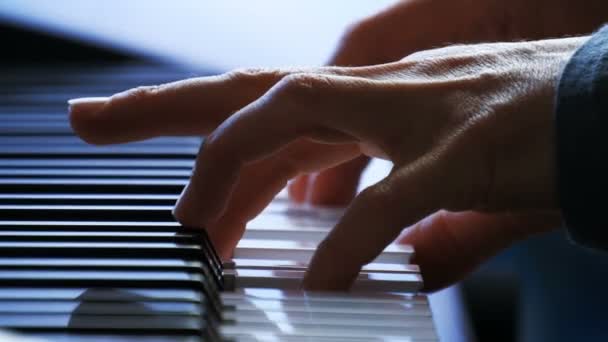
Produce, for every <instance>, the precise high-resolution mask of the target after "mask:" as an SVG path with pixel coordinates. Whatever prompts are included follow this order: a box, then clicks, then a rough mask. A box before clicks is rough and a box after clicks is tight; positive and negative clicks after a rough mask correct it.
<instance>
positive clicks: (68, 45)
mask: <svg viewBox="0 0 608 342" xmlns="http://www.w3.org/2000/svg"><path fill="white" fill-rule="evenodd" d="M453 1H456V0H453ZM393 2H395V1H394V0H382V1H379V0H377V1H363V0H361V1H346V0H344V1H322V0H308V1H299V2H291V1H270V0H258V1H203V0H198V1H195V0H173V1H152V0H129V1H122V0H104V1H94V0H81V1H77V0H53V1H42V0H1V1H0V43H1V46H2V47H3V48H2V50H1V51H2V52H0V62H1V63H2V69H4V70H7V69H10V68H11V67H12V66H20V67H23V66H24V65H25V66H28V65H31V66H32V67H39V66H41V65H42V66H45V65H65V64H71V65H79V64H91V63H93V64H99V65H106V64H111V63H115V64H127V65H128V64H130V63H146V64H158V65H163V66H174V67H176V68H180V69H183V70H188V71H189V72H190V74H191V75H197V74H214V73H220V72H224V71H226V70H229V69H232V68H236V67H247V66H290V65H321V64H323V63H324V62H325V61H326V60H327V59H328V58H329V56H330V55H331V53H332V51H333V50H334V48H335V47H336V44H337V42H338V40H339V39H340V36H341V34H342V33H343V32H344V30H345V29H346V27H347V26H348V24H349V23H352V22H354V21H356V20H357V19H360V18H362V17H365V16H366V15H369V14H372V13H374V12H376V11H378V10H379V9H381V8H383V7H385V6H387V5H389V4H391V3H393ZM395 34H398V33H395ZM0 77H2V75H0ZM389 168H390V165H388V164H387V163H383V162H380V161H375V162H374V163H373V164H372V166H371V167H370V168H369V169H368V170H367V171H366V176H365V181H364V182H363V185H362V186H365V185H366V184H370V183H371V182H373V181H375V180H377V179H379V178H380V177H382V176H383V175H384V174H386V172H387V171H388V169H389ZM604 259H605V258H598V257H597V256H596V255H593V254H592V253H590V252H588V251H586V250H583V249H581V248H578V247H575V246H572V245H571V244H570V243H569V242H568V241H567V239H566V237H565V235H564V234H563V233H561V232H557V233H553V234H548V235H545V236H539V237H537V238H535V239H532V240H529V241H526V242H523V243H520V244H518V245H516V246H514V247H513V248H511V249H510V250H508V251H505V252H504V253H503V254H501V255H499V256H497V257H496V258H495V259H493V260H492V261H490V262H489V263H487V264H486V265H484V266H483V267H482V268H481V269H480V270H479V271H478V272H476V273H475V274H474V275H473V276H471V277H470V278H469V279H467V281H465V282H464V283H463V284H459V285H458V286H454V287H452V288H450V289H447V290H444V291H441V292H439V293H437V294H434V295H432V296H431V302H432V306H433V310H434V315H435V319H436V322H437V327H438V329H439V332H440V335H441V336H442V340H444V341H473V340H479V341H573V340H598V341H599V340H608V333H607V331H606V329H605V328H604V326H603V314H602V312H603V311H604V309H605V308H606V305H607V304H608V296H607V295H606V294H605V290H604V289H605V288H607V287H608V277H607V272H606V270H608V268H606V266H608V265H607V264H606V263H607V262H606V261H605V260H604Z"/></svg>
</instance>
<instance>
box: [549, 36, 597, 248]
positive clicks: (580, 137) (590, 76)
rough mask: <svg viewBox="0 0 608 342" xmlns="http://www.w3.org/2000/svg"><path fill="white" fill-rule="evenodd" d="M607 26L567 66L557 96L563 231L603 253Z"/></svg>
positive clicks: (558, 174) (559, 188)
mask: <svg viewBox="0 0 608 342" xmlns="http://www.w3.org/2000/svg"><path fill="white" fill-rule="evenodd" d="M607 97H608V25H607V26H604V27H603V28H602V29H600V30H599V31H598V32H597V33H596V34H594V35H593V36H592V37H591V38H590V39H589V40H588V41H587V42H586V43H585V44H584V45H583V46H582V47H580V48H579V49H578V51H577V52H576V53H575V54H574V55H573V57H572V58H571V59H570V61H569V62H568V63H567V65H566V67H565V68H564V71H563V73H562V75H561V78H560V81H559V85H558V89H557V97H556V116H555V123H556V148H557V158H556V159H557V188H558V189H557V190H558V194H559V203H560V206H561V210H562V214H563V218H564V221H565V225H566V229H567V230H568V233H569V235H570V237H571V239H572V240H574V241H575V242H577V243H580V244H582V245H584V246H587V247H591V248H596V249H605V250H608V98H607Z"/></svg>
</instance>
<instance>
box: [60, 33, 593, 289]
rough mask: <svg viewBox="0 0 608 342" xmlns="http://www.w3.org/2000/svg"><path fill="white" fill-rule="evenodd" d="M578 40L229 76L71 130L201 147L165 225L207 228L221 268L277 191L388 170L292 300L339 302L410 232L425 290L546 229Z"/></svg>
mask: <svg viewBox="0 0 608 342" xmlns="http://www.w3.org/2000/svg"><path fill="white" fill-rule="evenodd" d="M584 40H585V38H568V39H557V40H544V41H536V42H523V43H497V44H480V45H464V46H453V47H447V48H442V49H436V50H429V51H424V52H420V53H415V54H413V55H410V56H408V57H407V58H405V59H403V60H401V61H398V62H394V63H389V64H384V65H378V66H370V67H323V68H312V69H292V70H282V69H280V70H271V69H260V70H239V71H233V72H230V73H228V74H224V75H220V76H216V77H204V78H198V79H191V80H186V81H181V82H176V83H171V84H167V85H163V86H158V87H147V88H137V89H134V90H130V91H127V92H125V93H121V94H117V95H114V96H113V97H111V98H109V99H107V100H101V101H99V100H97V102H95V103H89V102H86V101H80V102H76V103H74V104H73V105H72V106H71V115H70V119H71V122H72V125H73V127H74V129H75V131H76V132H77V134H79V135H80V136H81V137H82V138H83V139H85V140H86V141H88V142H91V143H97V144H106V143H118V142H126V141H131V140H139V139H145V138H150V137H153V136H158V135H175V134H180V135H184V134H208V137H207V139H206V142H205V144H204V146H203V147H202V148H201V150H200V152H199V154H198V156H197V160H196V167H195V168H194V171H193V175H192V177H191V179H190V182H189V184H188V186H187V187H186V189H184V192H183V193H182V196H181V198H180V200H179V201H178V204H177V206H176V208H175V210H174V214H175V216H176V218H177V219H178V220H179V221H180V222H181V223H183V224H186V225H189V226H200V227H206V228H207V229H208V231H209V233H210V236H211V238H212V240H213V241H214V243H215V244H216V246H217V247H218V249H219V250H220V252H221V254H222V255H223V256H224V257H226V256H229V255H230V252H231V250H232V248H233V247H234V246H235V245H236V243H237V242H238V240H239V238H240V237H241V236H242V233H243V229H244V223H245V222H246V221H247V220H249V219H251V218H253V217H254V216H255V215H257V213H259V212H260V211H261V210H262V209H263V208H264V207H265V206H266V205H267V204H268V202H269V201H270V200H271V199H272V198H273V197H274V195H275V194H276V193H277V192H278V191H279V190H280V189H281V188H283V187H284V186H285V184H286V182H287V181H288V180H289V179H291V178H293V177H294V176H297V175H298V174H301V173H309V172H312V171H317V170H323V169H326V168H329V167H332V166H335V165H338V164H340V163H343V162H345V161H348V160H352V159H353V158H357V157H360V156H361V155H366V156H372V157H381V158H387V159H389V160H391V161H392V162H393V163H394V169H393V170H392V172H391V174H390V175H389V176H388V177H386V178H385V179H383V180H382V181H381V182H379V183H378V184H375V185H373V186H372V187H370V188H368V189H366V190H364V191H363V192H362V193H360V194H359V195H358V196H357V197H356V198H355V199H354V201H353V202H352V204H351V205H350V206H349V208H348V210H347V211H346V214H345V215H344V217H343V218H342V219H341V220H340V222H339V223H338V224H337V225H336V227H335V228H334V229H333V230H332V231H331V233H330V234H329V235H328V237H327V238H326V239H325V240H324V241H323V242H322V243H321V245H320V246H319V248H318V250H317V252H316V254H315V256H314V257H313V259H312V261H311V265H310V269H309V271H308V273H307V276H306V278H305V284H304V285H305V287H306V288H308V289H315V290H321V289H323V290H337V289H345V288H348V286H349V285H350V283H351V282H352V280H353V279H354V277H355V276H356V275H357V273H358V272H359V270H360V268H361V267H362V266H363V265H364V264H366V263H368V262H370V261H371V260H373V259H374V258H375V257H376V256H377V255H378V254H379V253H380V252H381V251H382V250H383V249H384V248H385V247H386V246H387V245H388V244H389V243H391V242H392V241H393V240H395V239H396V238H397V237H398V236H399V235H400V234H401V233H402V231H403V229H404V228H405V227H411V228H408V229H406V230H405V231H404V237H403V238H404V239H405V240H406V241H407V242H408V243H411V244H413V245H414V248H415V250H416V251H417V259H416V260H415V262H416V263H418V264H420V266H421V269H422V270H423V277H424V278H425V280H426V287H427V289H428V290H432V289H437V288H440V287H442V286H446V285H449V284H451V283H453V282H454V281H456V280H458V279H459V278H460V277H462V276H463V275H464V274H466V272H468V271H470V269H471V268H472V267H474V266H475V265H476V264H478V263H479V262H481V261H482V260H483V259H484V258H487V257H489V256H491V255H493V254H494V253H496V252H497V251H499V250H500V249H502V248H504V247H506V246H507V245H509V244H510V243H511V242H513V241H516V240H519V239H522V238H525V237H527V236H529V235H531V234H534V233H537V232H540V231H546V230H548V229H551V228H554V227H556V226H557V224H558V223H559V219H560V216H559V212H558V210H557V198H556V191H555V167H554V164H555V161H554V148H555V147H554V144H555V142H554V139H555V138H554V133H553V131H554V129H553V97H554V89H555V86H556V82H557V78H558V75H559V73H560V71H561V69H562V67H563V65H564V63H565V62H566V61H567V60H568V58H569V57H570V56H571V55H572V53H573V52H574V50H575V49H576V48H577V47H578V46H579V45H580V44H582V42H583V41H584ZM440 210H449V211H451V212H465V211H476V212H479V214H472V215H471V214H460V213H446V212H443V211H440ZM438 211H439V212H438ZM437 212H438V213H437ZM434 213H436V214H435V215H433V216H430V217H429V215H432V214H434ZM484 213H486V214H484ZM488 213H491V215H488ZM459 215H460V216H459ZM462 215H466V216H465V218H466V220H462V221H461V222H460V224H458V223H459V217H460V218H461V217H463V216H462ZM425 218H426V219H425ZM446 219H449V220H450V222H451V223H450V224H449V225H445V224H443V222H445V220H446Z"/></svg>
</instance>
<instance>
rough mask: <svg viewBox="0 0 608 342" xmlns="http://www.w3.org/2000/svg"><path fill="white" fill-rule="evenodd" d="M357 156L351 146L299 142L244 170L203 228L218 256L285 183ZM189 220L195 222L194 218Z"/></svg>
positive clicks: (226, 255) (229, 248)
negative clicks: (220, 211) (217, 212)
mask: <svg viewBox="0 0 608 342" xmlns="http://www.w3.org/2000/svg"><path fill="white" fill-rule="evenodd" d="M357 152H358V151H357V149H356V148H355V146H324V145H321V144H315V143H310V142H308V141H299V142H296V143H294V144H292V145H291V146H289V147H288V148H286V149H285V150H283V151H281V152H280V153H279V154H277V155H274V156H272V157H271V158H266V159H264V160H261V161H258V162H255V163H252V164H249V165H247V166H246V167H244V168H243V169H242V170H241V176H240V177H239V180H238V182H237V184H236V186H235V188H234V191H233V194H232V196H231V197H230V200H229V201H228V204H227V206H226V209H225V211H224V213H223V215H222V216H221V217H220V218H219V219H218V220H217V221H214V222H213V223H211V224H209V225H207V226H206V227H205V228H206V229H207V232H208V233H209V236H210V238H211V240H212V241H213V243H214V246H215V247H216V248H217V250H218V253H219V254H220V256H221V257H223V258H229V257H230V256H231V254H232V251H233V249H234V247H235V246H236V244H237V243H238V241H239V240H240V239H241V237H242V236H243V233H244V229H245V225H246V223H247V222H248V221H249V220H251V219H252V218H254V217H255V216H257V215H258V214H259V213H260V212H261V211H262V210H263V209H264V208H266V206H267V205H268V203H270V201H272V199H273V198H274V197H275V195H276V194H277V193H278V192H279V191H280V190H281V189H282V188H284V187H285V184H286V182H287V180H289V179H290V178H292V177H293V176H294V175H295V174H297V173H299V172H303V171H304V172H310V171H314V170H317V169H320V168H325V167H327V166H331V165H335V164H337V163H340V162H342V161H344V160H348V159H349V158H352V157H353V153H357ZM189 219H191V220H192V218H189ZM193 220H194V222H197V218H196V217H195V218H194V219H193Z"/></svg>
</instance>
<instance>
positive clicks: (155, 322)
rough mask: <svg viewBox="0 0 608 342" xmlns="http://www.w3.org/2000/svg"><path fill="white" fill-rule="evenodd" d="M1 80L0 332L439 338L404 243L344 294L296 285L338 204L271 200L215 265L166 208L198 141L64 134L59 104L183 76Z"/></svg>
mask: <svg viewBox="0 0 608 342" xmlns="http://www.w3.org/2000/svg"><path fill="white" fill-rule="evenodd" d="M2 75H3V77H2V78H0V87H2V88H3V89H4V91H3V92H2V93H1V94H0V327H2V328H6V329H12V330H14V331H17V332H18V333H21V334H24V335H26V336H30V337H38V338H41V339H43V340H49V341H117V342H118V341H216V340H235V341H436V340H437V336H436V333H435V329H434V326H433V321H432V316H431V312H430V309H429V305H428V301H427V298H426V297H425V296H424V295H421V294H417V293H416V291H417V290H419V289H420V287H421V284H422V279H421V277H420V274H419V270H418V268H417V266H415V265H410V264H409V263H408V260H409V257H410V256H411V254H412V253H413V251H412V249H411V248H410V247H407V246H396V245H393V246H390V247H389V248H387V249H386V251H385V252H384V253H383V254H382V255H380V256H379V257H378V258H377V259H376V260H375V261H374V262H372V263H371V264H369V265H367V266H366V267H365V268H364V270H363V272H362V273H361V275H360V276H359V277H358V278H357V280H356V283H355V285H354V287H353V289H352V292H349V293H340V294H337V293H303V292H301V291H299V290H298V286H299V282H300V280H301V278H302V276H303V272H304V270H305V267H306V264H307V262H308V259H309V258H310V256H311V253H312V252H313V251H314V247H315V246H316V244H317V243H318V242H319V241H320V240H321V239H322V238H323V236H324V235H325V234H326V233H327V231H328V229H330V228H331V227H332V225H333V224H334V223H335V222H336V220H337V219H338V217H339V216H340V214H341V212H340V210H332V209H320V208H309V207H297V206H293V205H291V204H289V203H288V201H287V199H286V197H285V195H284V194H280V195H279V196H278V197H277V198H276V199H275V200H274V202H273V203H272V204H271V205H270V206H269V207H268V208H267V209H266V210H265V212H264V213H263V214H261V215H260V216H259V217H258V218H256V219H254V220H253V221H252V222H250V223H249V224H248V227H247V230H246V233H245V236H244V239H243V240H242V241H241V242H240V243H239V245H238V247H237V249H236V251H235V254H234V259H233V260H231V261H229V262H222V261H221V260H219V258H218V257H217V255H216V254H215V252H214V249H213V246H211V244H210V242H209V240H208V239H207V237H206V235H205V232H204V231H202V230H198V229H188V228H183V227H180V226H179V225H178V224H176V223H175V222H174V220H173V218H172V216H171V208H172V206H173V204H174V203H175V200H176V199H177V196H178V194H179V193H180V192H181V189H182V187H183V186H184V185H185V184H186V182H187V179H188V176H189V175H190V170H191V167H192V165H193V162H194V157H195V155H196V153H197V151H198V146H199V144H200V139H198V138H192V137H163V138H157V139H152V140H148V141H144V142H139V143H131V144H124V145H118V146H106V147H94V146H88V145H86V144H85V143H83V142H81V141H80V140H79V139H78V138H76V137H75V136H74V135H73V134H72V132H71V129H70V127H69V123H68V121H67V117H66V114H65V112H66V100H67V99H69V98H74V97H84V96H100V95H107V94H109V93H113V92H116V91H120V90H123V89H125V88H129V87H133V86H137V85H140V84H156V83H162V82H166V81H170V80H174V79H179V78H184V77H188V76H191V75H190V74H187V73H186V72H183V71H180V70H174V69H168V68H167V67H158V66H153V65H127V66H124V65H119V66H107V65H106V66H101V67H96V68H94V69H92V68H87V67H72V68H69V69H66V68H56V69H53V70H50V69H48V68H32V67H29V68H23V69H13V70H10V71H9V70H3V71H2ZM168 114H170V113H168Z"/></svg>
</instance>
